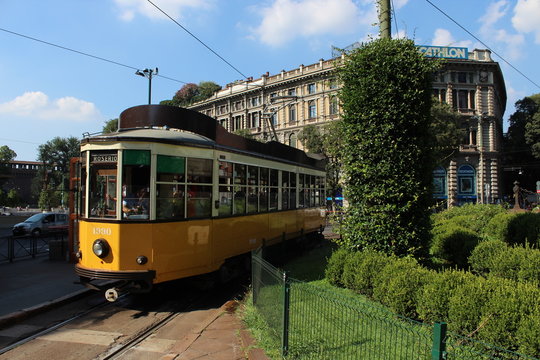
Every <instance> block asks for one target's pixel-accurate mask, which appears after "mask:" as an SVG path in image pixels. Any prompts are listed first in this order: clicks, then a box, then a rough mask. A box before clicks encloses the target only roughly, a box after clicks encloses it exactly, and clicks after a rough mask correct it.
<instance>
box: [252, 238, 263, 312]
mask: <svg viewBox="0 0 540 360" xmlns="http://www.w3.org/2000/svg"><path fill="white" fill-rule="evenodd" d="M261 255H262V248H258V249H255V250H252V251H251V286H252V288H253V289H252V291H253V295H252V297H251V300H252V302H253V305H254V306H255V305H256V304H257V298H258V296H259V287H260V283H261V262H260V261H261V257H262V256H261Z"/></svg>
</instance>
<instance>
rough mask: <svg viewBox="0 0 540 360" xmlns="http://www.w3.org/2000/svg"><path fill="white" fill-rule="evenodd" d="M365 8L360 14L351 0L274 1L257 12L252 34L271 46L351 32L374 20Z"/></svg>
mask: <svg viewBox="0 0 540 360" xmlns="http://www.w3.org/2000/svg"><path fill="white" fill-rule="evenodd" d="M368 6H369V7H368V9H367V11H362V10H361V9H360V8H359V7H358V6H357V5H356V4H355V3H354V2H353V1H352V0H275V1H274V2H273V4H272V5H271V6H269V7H265V8H263V9H261V10H260V14H261V15H262V21H261V23H260V25H259V26H258V27H257V28H256V29H253V33H254V35H255V36H256V37H257V38H259V40H260V41H261V42H263V43H265V44H268V45H272V46H280V45H283V44H285V43H287V42H289V41H292V40H294V39H295V38H298V37H304V38H310V37H314V36H321V35H327V34H335V35H337V34H348V33H354V32H356V31H358V26H359V25H369V24H371V23H373V22H374V21H375V20H376V12H374V11H373V8H374V7H373V5H368Z"/></svg>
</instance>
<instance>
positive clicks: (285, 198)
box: [281, 171, 290, 210]
mask: <svg viewBox="0 0 540 360" xmlns="http://www.w3.org/2000/svg"><path fill="white" fill-rule="evenodd" d="M289 192H290V189H289V172H288V171H282V172H281V209H283V210H287V209H289V208H290V206H289Z"/></svg>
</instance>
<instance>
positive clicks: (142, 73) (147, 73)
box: [135, 68, 158, 105]
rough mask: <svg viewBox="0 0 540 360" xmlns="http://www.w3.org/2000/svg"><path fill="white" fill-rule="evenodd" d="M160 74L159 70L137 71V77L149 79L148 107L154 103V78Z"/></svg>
mask: <svg viewBox="0 0 540 360" xmlns="http://www.w3.org/2000/svg"><path fill="white" fill-rule="evenodd" d="M157 74H158V68H155V69H144V70H142V71H141V70H137V71H135V75H139V76H142V77H145V78H148V105H150V104H151V103H152V76H153V75H157Z"/></svg>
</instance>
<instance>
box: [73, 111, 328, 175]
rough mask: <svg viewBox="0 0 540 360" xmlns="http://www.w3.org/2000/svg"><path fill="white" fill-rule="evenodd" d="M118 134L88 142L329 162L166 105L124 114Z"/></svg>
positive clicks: (321, 166)
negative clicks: (181, 147) (149, 144)
mask: <svg viewBox="0 0 540 360" xmlns="http://www.w3.org/2000/svg"><path fill="white" fill-rule="evenodd" d="M118 128H119V130H118V132H115V133H109V134H102V135H98V136H93V137H91V138H86V139H83V143H84V142H99V141H111V140H113V141H120V140H122V141H151V142H163V143H171V144H176V145H188V146H199V147H209V148H221V149H223V150H227V151H238V152H241V153H248V154H250V155H254V156H260V157H265V158H266V157H269V158H274V159H277V160H282V161H287V162H295V163H300V164H302V165H305V166H308V167H314V168H318V169H321V170H324V164H325V162H324V161H323V160H321V159H320V157H314V156H310V155H308V154H306V153H305V152H303V151H301V150H298V149H296V148H293V147H290V146H287V145H285V144H282V143H280V142H277V141H270V142H266V143H262V142H259V141H255V140H251V139H247V138H245V137H243V136H240V135H236V134H232V133H230V132H228V131H227V130H226V129H225V128H224V127H223V126H221V125H220V124H219V123H218V122H217V121H216V120H215V119H213V118H211V117H209V116H206V115H204V114H201V113H199V112H197V111H193V110H189V109H185V108H180V107H174V106H166V105H141V106H136V107H132V108H129V109H127V110H124V111H123V112H122V113H121V114H120V118H119V122H118Z"/></svg>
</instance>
